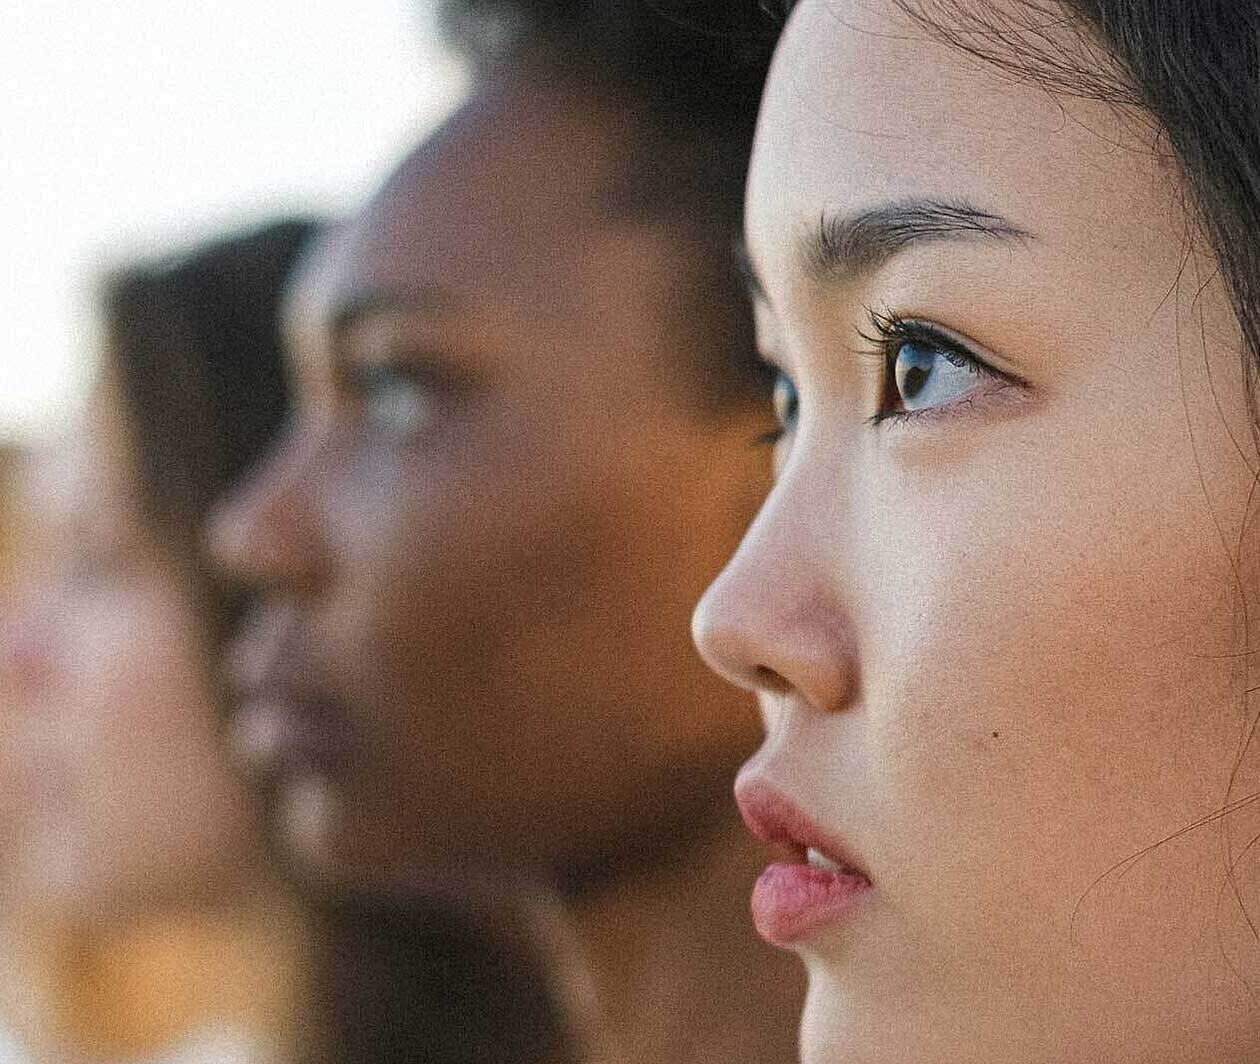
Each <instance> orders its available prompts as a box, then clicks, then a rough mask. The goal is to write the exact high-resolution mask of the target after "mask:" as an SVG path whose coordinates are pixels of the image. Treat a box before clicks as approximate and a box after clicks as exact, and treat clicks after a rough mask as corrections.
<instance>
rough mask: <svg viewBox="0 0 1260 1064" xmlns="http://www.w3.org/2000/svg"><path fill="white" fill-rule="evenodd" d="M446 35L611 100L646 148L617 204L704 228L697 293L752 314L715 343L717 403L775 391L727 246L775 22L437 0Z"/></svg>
mask: <svg viewBox="0 0 1260 1064" xmlns="http://www.w3.org/2000/svg"><path fill="white" fill-rule="evenodd" d="M437 4H438V12H439V16H440V19H441V23H442V26H443V28H444V34H445V37H446V40H447V42H448V43H449V44H451V45H452V46H453V47H454V48H455V49H456V50H457V51H459V52H460V53H462V54H463V55H464V56H466V57H467V58H469V59H470V60H471V61H472V63H473V65H474V68H475V70H476V71H478V72H479V73H481V74H486V73H488V72H492V71H494V70H497V69H501V68H503V67H504V66H518V65H522V64H530V63H533V64H536V65H541V66H543V67H544V68H545V69H546V72H547V74H548V76H555V77H557V78H559V79H562V80H563V81H566V82H567V83H569V84H571V85H573V86H574V87H575V88H576V90H577V91H579V92H585V93H586V94H588V95H590V96H593V97H596V98H602V99H603V100H605V101H607V102H609V103H612V104H614V105H615V106H616V107H617V108H618V110H619V112H620V113H622V114H625V115H627V116H628V117H630V119H631V123H630V128H632V129H635V130H636V132H637V134H638V136H639V137H640V140H641V142H640V143H639V144H636V145H634V148H635V149H636V150H635V151H633V153H632V154H631V155H630V159H629V166H628V172H627V173H626V174H625V175H624V178H623V179H622V180H621V181H620V183H619V186H618V188H617V189H616V190H615V193H614V199H615V204H616V207H617V208H618V209H620V210H623V211H625V212H626V213H627V214H629V215H631V216H635V217H647V218H663V219H665V220H667V221H668V222H669V223H670V224H672V225H679V224H680V223H684V224H685V225H686V226H687V227H688V228H689V229H690V230H691V231H692V232H695V231H699V232H700V233H701V234H703V236H704V238H705V239H706V241H707V242H709V243H710V245H711V247H713V248H714V251H713V253H711V254H708V255H705V256H703V262H702V263H701V266H702V270H703V276H700V277H699V278H698V279H697V284H696V288H697V290H698V291H697V298H699V299H700V301H701V302H702V304H703V305H706V306H713V307H717V308H721V307H725V306H736V307H738V309H739V313H740V314H741V315H742V318H741V319H740V320H739V321H733V320H729V321H727V322H726V323H725V324H723V325H719V326H718V328H717V330H715V331H717V332H721V333H723V334H724V335H722V336H721V337H717V336H713V337H711V338H709V339H708V340H707V341H706V342H707V343H709V344H711V345H712V346H713V347H714V348H715V349H716V348H717V347H719V346H720V347H721V349H722V364H721V365H720V366H718V367H713V368H712V371H711V372H709V371H706V372H705V373H704V385H703V387H704V390H705V391H706V392H707V393H708V394H709V396H710V397H711V398H715V399H717V400H718V401H719V402H720V401H721V400H722V399H724V398H730V397H732V396H734V397H736V398H739V399H747V398H749V397H750V396H755V397H756V398H757V399H758V400H762V399H764V398H765V393H766V387H767V382H768V380H769V375H768V371H767V370H766V368H765V367H764V365H763V364H762V362H761V361H760V359H758V358H757V355H756V345H755V341H754V337H753V332H752V327H751V319H750V316H749V313H748V310H747V307H746V302H747V301H746V298H745V293H744V291H743V287H744V285H743V279H742V276H741V275H740V274H739V272H738V271H737V270H736V269H735V266H734V258H733V256H732V255H730V254H729V252H730V250H731V246H732V243H733V241H734V239H735V238H736V236H737V235H738V232H739V230H740V228H741V223H742V215H743V202H744V183H745V177H746V175H747V170H748V157H749V153H750V152H751V150H752V138H753V132H754V129H755V127H756V121H757V111H758V107H759V104H760V100H761V92H762V88H763V87H764V84H765V78H766V73H767V70H768V68H769V63H770V58H771V55H772V54H773V50H774V33H773V27H772V26H771V25H770V24H769V23H768V22H767V20H766V19H765V18H764V16H763V13H762V12H761V10H760V8H759V6H758V4H757V2H756V0H437Z"/></svg>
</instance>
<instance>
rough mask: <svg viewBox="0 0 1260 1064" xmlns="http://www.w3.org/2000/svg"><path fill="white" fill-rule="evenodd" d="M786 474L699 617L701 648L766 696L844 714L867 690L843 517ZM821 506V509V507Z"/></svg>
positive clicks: (720, 669)
mask: <svg viewBox="0 0 1260 1064" xmlns="http://www.w3.org/2000/svg"><path fill="white" fill-rule="evenodd" d="M798 502H799V498H795V497H794V492H793V490H792V487H791V485H790V484H787V483H785V482H780V483H779V484H778V485H777V486H776V487H775V490H774V491H773V492H772V493H771V495H770V498H769V499H767V501H766V504H765V505H764V506H763V507H762V510H761V512H760V514H758V516H757V519H756V520H755V521H754V522H753V525H752V527H751V528H749V530H748V533H747V535H745V537H744V540H743V542H742V543H741V544H740V546H739V549H738V550H737V551H736V552H735V555H734V557H733V558H732V559H731V560H730V562H729V563H728V564H727V566H726V568H725V569H723V570H722V572H721V574H720V575H719V576H718V578H717V579H716V580H715V581H714V582H713V584H712V585H711V586H710V587H709V589H708V591H706V592H705V594H704V597H703V598H702V599H701V600H700V604H699V605H698V606H697V607H696V610H695V613H694V615H693V617H692V638H693V639H694V640H695V644H696V647H697V649H698V650H699V651H700V655H701V656H702V657H703V658H704V660H705V661H706V662H707V663H708V665H709V667H710V668H712V669H713V670H714V671H715V672H717V673H718V674H719V675H720V676H723V677H724V678H725V679H727V680H729V681H730V682H731V683H733V684H736V685H738V686H740V687H744V688H747V689H749V690H751V691H754V692H756V693H758V694H762V695H777V696H785V695H786V696H793V697H795V698H798V699H800V700H803V701H804V702H805V703H807V704H808V705H810V706H812V707H814V708H816V709H818V710H821V711H824V712H834V711H837V710H840V709H843V708H845V707H846V706H848V705H850V704H851V703H852V702H853V701H854V700H855V699H856V698H857V696H858V682H859V676H858V660H857V659H858V655H857V641H856V637H855V631H856V630H855V626H854V623H853V618H852V617H851V616H850V614H849V611H848V609H847V608H846V604H845V602H844V601H843V600H842V584H843V582H844V567H843V564H842V559H841V557H840V554H841V551H840V550H839V549H838V540H839V537H840V525H839V523H836V524H835V525H834V526H833V527H834V528H835V532H834V534H832V535H828V527H829V523H828V522H827V521H826V520H825V516H823V515H819V516H816V517H812V518H811V516H810V512H809V511H810V507H809V506H799V505H797V503H798ZM813 509H815V510H816V509H817V507H813Z"/></svg>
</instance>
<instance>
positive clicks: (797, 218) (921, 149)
mask: <svg viewBox="0 0 1260 1064" xmlns="http://www.w3.org/2000/svg"><path fill="white" fill-rule="evenodd" d="M1012 2H1015V0H1012ZM1001 6H1002V5H1000V4H995V5H990V7H992V8H993V9H994V11H998V9H999V8H1000V7H1001ZM933 10H936V9H935V8H934V9H933ZM999 14H1000V12H999ZM1042 47H1043V48H1044V47H1045V45H1044V43H1043V44H1042ZM1063 47H1064V50H1065V52H1067V51H1068V50H1074V51H1075V52H1079V51H1080V48H1079V34H1078V33H1077V31H1076V27H1075V26H1073V27H1072V28H1070V29H1069V30H1066V31H1064V40H1063ZM1010 58H1011V59H1012V60H1017V59H1018V56H1017V55H1016V53H1015V52H1014V51H1012V55H1011V57H1010ZM1150 141H1151V135H1150V131H1149V123H1147V122H1145V121H1142V120H1141V118H1140V117H1139V116H1138V115H1136V114H1135V113H1134V112H1132V111H1126V110H1125V109H1124V108H1122V107H1119V106H1117V105H1112V104H1104V103H1101V102H1097V101H1092V100H1085V99H1079V98H1074V97H1066V96H1065V95H1063V94H1055V93H1052V92H1050V91H1049V90H1048V89H1046V88H1044V87H1042V86H1040V85H1038V84H1036V83H1034V82H1033V81H1031V80H1028V79H1025V80H1023V81H1019V80H1016V79H1015V78H1014V77H1013V76H1011V75H1008V74H1005V73H1003V72H1002V71H1000V70H999V69H997V68H996V67H995V66H994V65H993V64H991V63H987V62H985V61H984V60H982V59H979V58H976V57H974V56H971V55H968V54H967V53H965V52H964V51H963V50H962V49H960V48H958V47H955V46H952V45H950V44H946V43H944V42H942V41H940V40H937V39H935V38H933V37H932V36H931V34H930V32H929V31H928V30H927V29H926V28H924V27H923V26H921V25H919V24H918V23H916V22H914V21H913V20H911V19H910V18H909V17H908V16H907V15H906V14H905V13H904V11H903V10H902V9H901V7H900V6H899V5H898V4H897V3H895V2H893V0H804V2H803V3H801V4H800V5H799V6H798V7H797V9H796V11H795V13H794V15H793V17H792V20H791V22H790V24H789V26H788V28H787V30H786V31H785V34H784V38H783V41H782V44H781V46H780V49H779V52H778V54H777V56H776V59H775V64H774V69H773V71H772V74H771V77H770V80H769V83H768V86H767V93H766V98H765V102H764V105H763V109H762V114H761V120H760V125H759V128H758V136H757V143H756V147H755V150H754V154H753V164H752V172H751V175H750V182H749V215H748V217H749V232H748V239H749V245H750V249H751V250H752V252H753V254H754V256H755V257H756V258H758V259H759V260H762V263H763V265H764V266H765V267H766V268H767V269H768V270H770V272H773V268H772V267H773V266H774V265H782V264H783V263H782V262H781V259H782V256H783V254H785V253H786V251H787V249H786V246H785V245H786V243H787V242H785V241H784V240H782V239H781V236H782V234H785V233H790V234H793V235H801V234H802V231H803V230H805V229H807V228H809V227H810V226H814V225H816V224H817V217H818V212H819V211H820V210H835V211H848V210H857V209H862V208H866V207H870V206H872V205H874V204H876V203H878V202H883V201H888V200H909V199H915V198H925V199H933V200H947V201H957V200H962V201H967V202H971V203H974V204H976V205H977V206H979V207H981V208H983V209H984V210H986V211H990V212H993V213H997V214H1001V215H1003V216H1005V217H1007V218H1009V219H1010V220H1011V221H1012V222H1014V223H1015V224H1016V225H1018V226H1020V227H1021V228H1024V229H1026V230H1028V231H1030V232H1032V233H1034V234H1037V235H1038V236H1041V237H1045V238H1046V240H1047V241H1048V242H1049V243H1050V244H1053V245H1057V246H1062V245H1063V244H1064V243H1065V242H1066V243H1069V244H1072V245H1074V246H1075V247H1076V250H1077V251H1079V252H1080V253H1082V254H1088V253H1094V252H1097V251H1099V250H1101V249H1103V248H1104V246H1105V244H1106V242H1107V241H1114V239H1115V236H1116V233H1117V227H1126V228H1132V227H1131V225H1130V223H1131V220H1132V219H1133V218H1135V217H1148V218H1149V217H1151V215H1152V212H1154V214H1155V216H1157V217H1160V218H1163V219H1166V220H1168V221H1169V222H1170V223H1174V224H1177V225H1178V226H1179V227H1180V230H1179V235H1180V231H1183V230H1184V225H1183V224H1182V223H1183V222H1184V219H1182V218H1181V217H1180V216H1179V215H1178V216H1177V217H1176V218H1175V219H1174V218H1173V213H1174V212H1172V211H1171V210H1170V204H1172V203H1173V202H1174V199H1175V196H1174V195H1172V193H1173V192H1174V189H1173V187H1172V178H1171V172H1170V168H1168V167H1167V165H1166V164H1165V162H1164V161H1163V160H1162V159H1161V158H1160V157H1159V156H1158V155H1157V154H1156V153H1155V152H1153V151H1152V150H1151V147H1150ZM1153 228H1154V229H1157V230H1160V231H1159V236H1158V237H1157V238H1156V239H1158V240H1164V239H1166V238H1167V235H1168V234H1167V232H1166V231H1164V230H1161V229H1160V227H1159V226H1154V227H1153ZM767 260H769V261H767Z"/></svg>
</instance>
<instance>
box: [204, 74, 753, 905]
mask: <svg viewBox="0 0 1260 1064" xmlns="http://www.w3.org/2000/svg"><path fill="white" fill-rule="evenodd" d="M554 82H555V79H554V77H552V76H550V75H548V76H546V77H545V78H544V77H538V76H536V75H531V74H529V73H528V72H526V73H518V74H517V75H514V76H506V77H504V78H502V79H499V80H494V81H491V82H489V83H487V84H485V85H483V86H482V87H481V88H480V89H479V90H478V92H477V93H476V94H475V96H474V97H473V98H472V100H471V101H470V103H469V104H468V105H467V106H465V107H464V108H463V109H462V110H461V111H460V112H459V113H457V114H456V115H455V116H454V118H453V119H452V120H451V121H450V122H449V123H448V124H447V125H446V126H445V127H444V128H443V129H442V130H440V131H439V132H438V133H437V134H436V135H435V136H434V137H433V138H432V139H431V140H430V141H428V142H426V143H425V144H424V145H423V146H421V147H420V148H419V149H418V150H417V151H416V152H414V153H413V154H412V156H411V157H410V158H408V159H407V160H406V161H405V162H404V163H403V165H402V166H401V168H400V169H399V170H398V172H397V173H396V174H395V175H394V176H393V178H391V180H390V181H389V182H388V183H387V185H386V186H385V187H384V189H383V190H382V191H381V192H380V193H379V194H378V195H377V196H376V197H375V198H374V199H373V200H372V202H371V203H370V204H369V205H368V207H367V208H366V209H365V210H364V211H363V212H362V213H361V214H360V215H359V216H358V217H357V218H356V219H354V220H353V222H352V223H350V224H349V225H348V226H347V228H346V229H345V230H344V231H343V232H341V233H340V234H339V235H338V236H337V237H336V238H334V239H333V240H332V241H331V242H329V243H328V244H326V245H325V247H324V248H323V249H322V250H321V251H320V252H319V253H318V254H317V256H316V257H315V259H314V260H313V261H312V263H311V264H310V267H309V268H308V270H307V271H306V273H305V276H304V279H303V280H302V282H301V284H300V285H299V288H298V291H297V293H296V295H295V298H294V300H293V305H292V308H291V313H290V315H289V318H290V334H291V338H292V342H293V361H292V366H293V372H294V378H295V383H296V390H297V403H298V408H299V412H298V415H297V417H296V420H295V422H294V424H293V426H292V429H291V431H290V432H289V434H288V435H287V437H286V439H285V441H284V442H283V444H282V445H281V446H280V447H279V448H278V449H277V450H276V452H275V453H274V454H273V455H272V457H271V459H270V460H269V462H268V463H267V464H266V465H265V467H264V468H263V469H261V470H260V471H259V472H258V474H257V475H256V477H255V478H254V480H253V481H252V483H251V484H250V485H248V486H247V487H246V488H245V489H244V490H243V491H242V492H240V493H239V494H238V497H237V499H236V500H235V501H234V502H233V503H231V504H229V506H228V507H227V508H226V510H225V511H224V512H223V513H222V514H221V515H220V518H219V520H218V521H217V522H216V525H215V528H214V530H213V533H212V538H213V542H214V548H215V550H216V552H217V554H218V557H219V558H220V559H221V561H222V562H223V563H224V565H225V567H226V568H228V569H229V570H231V571H232V572H233V573H235V574H236V575H238V576H240V577H243V578H244V579H245V580H246V581H247V582H249V583H252V584H254V585H256V586H258V587H260V588H262V589H263V591H264V596H263V605H262V607H261V609H260V610H259V611H258V613H257V615H256V616H255V617H254V619H253V622H252V624H250V625H249V626H248V627H247V631H246V632H245V634H244V635H243V637H242V639H241V641H240V643H239V645H238V648H237V651H236V652H235V654H234V656H233V658H234V660H233V662H232V664H231V669H232V672H233V674H234V677H235V680H236V682H237V684H238V686H240V687H241V689H242V691H243V693H244V701H245V706H244V709H243V711H242V713H241V716H240V720H239V728H238V730H239V732H240V735H241V741H242V746H243V748H244V749H245V751H246V754H247V756H250V757H251V758H252V759H253V760H254V761H255V763H256V764H257V766H258V767H259V768H260V770H262V772H263V773H264V775H265V776H266V777H267V778H268V779H269V780H270V781H271V782H272V784H273V786H274V788H275V791H276V795H277V808H278V810H279V818H280V821H281V828H282V831H283V832H284V833H285V835H286V837H287V838H288V840H289V842H290V844H291V846H292V848H293V850H294V851H295V853H296V854H297V855H298V856H299V857H300V858H301V859H302V860H303V861H304V863H305V864H306V866H307V867H308V868H309V869H310V870H311V871H313V872H314V873H315V874H316V875H317V876H321V877H327V878H330V879H332V880H334V881H341V882H351V883H357V884H364V883H376V884H378V885H380V884H385V885H388V884H405V883H408V882H413V881H415V880H416V878H417V877H418V876H429V875H432V874H434V873H435V872H441V870H442V869H460V870H467V869H479V870H481V871H482V872H485V871H490V872H491V873H494V874H503V873H504V872H508V871H510V872H512V873H513V874H515V873H518V872H522V871H523V872H525V873H526V874H530V875H537V876H539V877H541V878H542V879H544V880H545V881H546V882H548V883H551V884H557V885H559V886H560V887H561V888H562V889H563V890H566V891H569V890H572V891H576V892H579V893H581V892H584V891H587V890H590V889H593V888H596V887H599V886H601V885H602V884H603V883H604V882H605V881H607V880H609V879H615V878H616V877H617V876H618V875H620V874H621V873H622V872H624V871H626V870H627V867H635V866H647V867H651V866H652V865H653V864H655V863H658V862H661V861H664V860H667V859H668V858H670V857H671V856H672V855H673V854H674V853H676V852H678V851H681V850H684V849H685V848H686V847H688V846H690V845H692V844H693V843H694V842H695V841H696V840H698V839H701V838H703V837H704V836H705V835H706V834H708V833H709V832H710V831H711V830H713V827H714V825H715V824H716V823H717V822H719V821H723V820H725V819H726V818H727V817H728V816H729V807H728V806H727V802H726V797H725V796H726V792H727V788H728V787H729V780H730V777H731V776H732V774H733V772H734V769H735V767H736V766H737V765H738V763H739V761H740V760H741V758H742V757H743V756H745V755H746V753H747V752H748V751H749V750H751V749H752V748H753V747H754V746H755V737H756V718H755V712H754V710H753V707H752V706H751V705H748V706H747V707H745V706H744V705H743V704H742V703H741V702H740V700H739V699H738V698H732V696H731V694H730V692H729V691H727V690H726V689H725V688H724V687H723V685H722V684H720V683H718V682H717V681H716V680H715V679H714V678H713V677H712V676H711V675H709V674H708V672H707V670H706V669H705V668H704V666H703V664H702V663H701V662H700V661H699V660H698V658H696V656H695V655H694V652H693V651H692V649H691V647H690V646H689V645H688V641H687V617H688V615H689V613H690V607H691V603H692V602H694V599H695V597H698V595H699V594H700V592H701V591H702V590H703V588H704V586H705V584H706V582H707V581H708V580H709V579H711V578H712V577H713V575H714V574H715V573H716V572H717V570H718V568H719V567H720V565H721V562H722V560H723V558H724V557H725V556H726V555H727V554H729V551H730V550H732V549H733V548H734V545H735V543H736V542H737V541H738V537H739V535H740V533H741V532H742V530H743V528H744V527H745V526H746V523H747V520H748V519H749V517H750V515H751V513H752V512H753V510H754V509H755V505H756V500H757V498H758V493H759V492H760V491H762V490H764V486H765V482H766V481H765V477H766V475H767V473H768V469H765V470H763V465H764V464H765V456H764V454H761V453H759V452H758V451H757V449H756V448H754V447H753V446H752V445H751V442H752V440H753V439H754V437H755V436H756V435H757V433H758V432H759V431H764V427H765V425H764V421H765V413H764V411H761V410H759V409H758V407H757V405H756V404H753V403H742V404H739V403H736V404H732V409H730V410H727V411H719V412H716V413H715V412H712V411H707V412H702V409H701V408H702V405H703V404H702V403H701V401H700V389H699V377H698V374H697V372H696V367H697V366H699V365H700V364H701V363H702V362H703V361H704V359H705V358H706V357H708V356H707V355H704V354H702V353H703V352H705V351H707V350H708V349H709V348H711V347H712V345H713V344H714V343H715V340H714V339H713V338H712V331H713V328H714V327H715V326H716V324H717V322H716V321H715V320H714V318H715V317H716V315H710V314H708V313H705V312H704V311H703V310H700V311H698V310H697V307H704V306H706V305H707V304H705V303H703V302H701V293H702V292H703V288H702V287H701V286H702V283H703V269H704V267H703V263H704V262H705V259H704V258H702V257H701V252H702V251H704V250H707V249H709V248H711V247H712V242H711V240H710V241H708V242H706V241H704V240H703V239H702V235H701V234H700V233H699V232H698V231H697V232H689V231H688V229H687V227H686V226H685V225H679V224H676V223H674V222H673V221H672V220H671V221H669V222H667V221H634V220H630V219H626V218H621V217H618V216H617V215H616V214H615V213H614V211H613V209H612V207H611V206H610V204H611V202H612V199H611V197H610V195H609V192H610V191H611V190H612V189H614V187H615V185H616V182H617V181H618V180H620V179H623V178H624V175H625V173H626V169H625V167H626V163H627V159H628V158H629V156H628V155H627V154H626V147H625V141H626V140H627V138H626V137H625V136H623V135H622V134H621V133H618V134H617V135H614V134H613V133H610V132H609V130H610V129H616V130H620V131H622V133H624V131H625V125H626V122H627V121H628V119H626V118H625V117H624V115H623V114H620V112H618V113H614V112H612V111H608V112H605V110H604V108H603V106H602V105H601V104H599V103H598V102H595V101H592V100H590V99H589V97H587V98H583V96H581V95H577V94H575V93H574V92H572V91H570V90H569V89H568V87H566V86H563V85H560V86H557V85H555V84H554ZM699 529H703V530H704V534H703V535H700V534H697V530H699Z"/></svg>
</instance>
